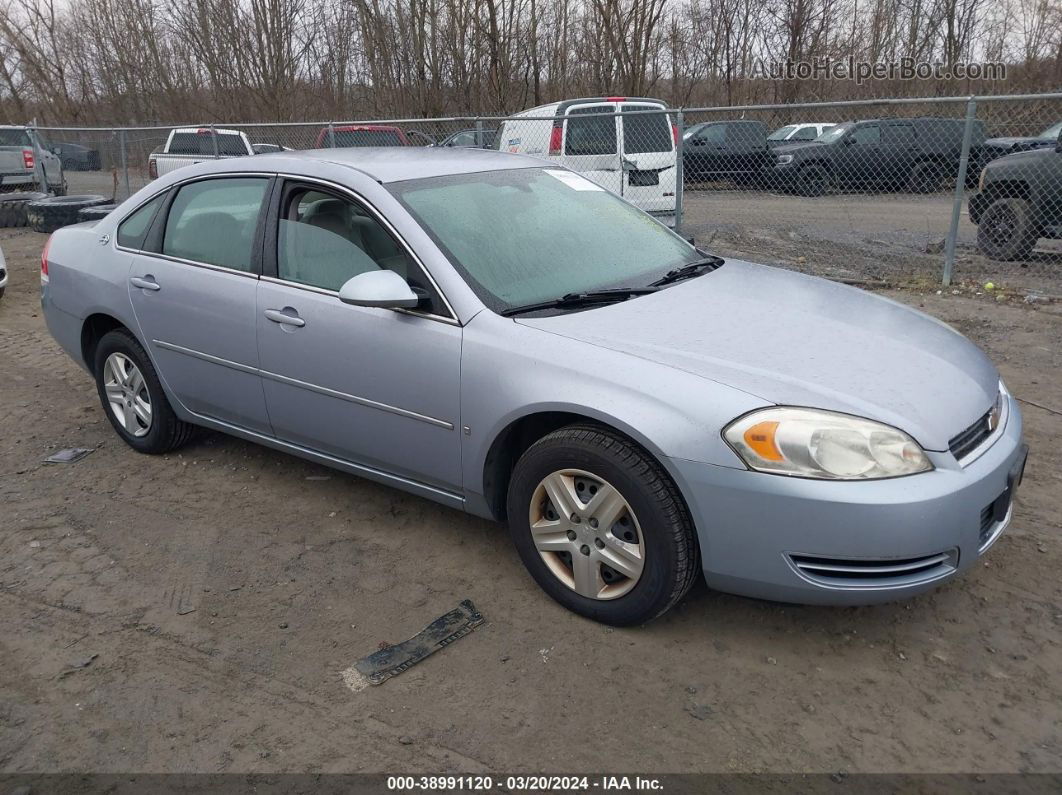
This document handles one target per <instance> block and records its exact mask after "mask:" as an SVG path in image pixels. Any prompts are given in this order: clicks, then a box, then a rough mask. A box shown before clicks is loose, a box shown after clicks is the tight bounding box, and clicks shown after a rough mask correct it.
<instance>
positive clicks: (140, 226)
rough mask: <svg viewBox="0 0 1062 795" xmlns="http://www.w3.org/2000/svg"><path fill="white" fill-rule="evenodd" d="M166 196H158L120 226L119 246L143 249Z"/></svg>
mask: <svg viewBox="0 0 1062 795" xmlns="http://www.w3.org/2000/svg"><path fill="white" fill-rule="evenodd" d="M165 196H166V194H164V193H163V194H161V195H159V196H156V197H155V198H154V199H152V200H151V201H149V202H148V203H147V204H145V205H143V206H141V208H140V209H139V210H137V211H135V212H134V213H133V214H132V215H130V216H128V217H127V218H126V219H125V220H124V221H122V222H121V223H120V224H118V245H119V246H122V247H123V248H132V249H137V250H139V249H142V248H143V247H144V240H145V239H146V238H147V233H148V230H149V229H150V228H151V222H152V221H153V220H155V214H156V213H157V212H158V211H159V207H161V206H162V202H163V199H164V198H165Z"/></svg>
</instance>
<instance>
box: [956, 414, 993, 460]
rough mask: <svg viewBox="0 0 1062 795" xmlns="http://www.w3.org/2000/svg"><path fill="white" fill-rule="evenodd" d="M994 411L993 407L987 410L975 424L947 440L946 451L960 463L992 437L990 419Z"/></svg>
mask: <svg viewBox="0 0 1062 795" xmlns="http://www.w3.org/2000/svg"><path fill="white" fill-rule="evenodd" d="M995 410H996V409H995V408H994V407H993V408H991V409H989V410H988V411H986V412H985V413H984V415H983V416H982V417H981V418H980V419H978V420H977V422H975V423H974V424H973V425H971V426H970V427H969V428H967V429H966V430H965V431H963V432H962V433H960V434H957V435H956V436H953V437H951V439H949V440H948V449H949V450H951V453H952V455H954V456H955V457H956V458H957V459H959V460H960V461H961V460H962V459H963V458H965V457H966V456H967V455H968V454H969V453H971V452H972V451H973V450H975V449H977V447H978V446H979V445H980V444H981V443H982V442H984V441H985V439H987V438H988V437H989V436H991V435H992V431H993V430H995V429H994V428H993V427H992V422H991V418H992V414H993V412H995Z"/></svg>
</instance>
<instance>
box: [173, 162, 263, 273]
mask: <svg viewBox="0 0 1062 795" xmlns="http://www.w3.org/2000/svg"><path fill="white" fill-rule="evenodd" d="M268 185H269V179H268V178H266V177H232V178H225V179H209V180H203V181H202V182H192V183H190V184H188V185H185V186H183V187H182V188H181V189H180V190H179V191H178V192H177V196H176V198H175V199H174V200H173V204H172V205H170V212H169V216H168V217H167V218H166V231H165V235H164V237H163V240H162V253H163V254H167V255H169V256H171V257H179V258H180V259H186V260H191V261H193V262H203V263H206V264H208V265H220V266H221V267H223V268H231V269H232V270H237V271H244V272H246V273H250V272H252V271H253V269H254V266H253V256H252V244H253V242H254V235H255V228H256V226H257V224H258V214H259V211H260V210H261V207H262V199H263V198H264V196H265V191H266V187H267V186H268Z"/></svg>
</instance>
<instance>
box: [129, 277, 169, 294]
mask: <svg viewBox="0 0 1062 795" xmlns="http://www.w3.org/2000/svg"><path fill="white" fill-rule="evenodd" d="M129 283H130V284H131V285H133V287H139V288H140V289H141V290H151V291H152V292H154V291H155V290H161V289H162V287H161V286H160V285H159V283H158V282H157V281H155V277H154V276H152V275H151V274H150V273H149V274H148V275H147V276H133V277H132V278H130V279H129Z"/></svg>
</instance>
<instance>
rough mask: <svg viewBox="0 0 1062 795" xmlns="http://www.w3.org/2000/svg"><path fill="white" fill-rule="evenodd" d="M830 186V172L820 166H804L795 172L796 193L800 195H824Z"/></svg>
mask: <svg viewBox="0 0 1062 795" xmlns="http://www.w3.org/2000/svg"><path fill="white" fill-rule="evenodd" d="M830 188H831V180H830V172H828V171H827V170H826V169H825V168H823V167H822V166H818V165H814V164H813V165H810V166H804V167H803V168H802V169H800V171H799V172H797V193H799V194H800V195H801V196H824V195H825V194H827V193H829V192H830Z"/></svg>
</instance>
